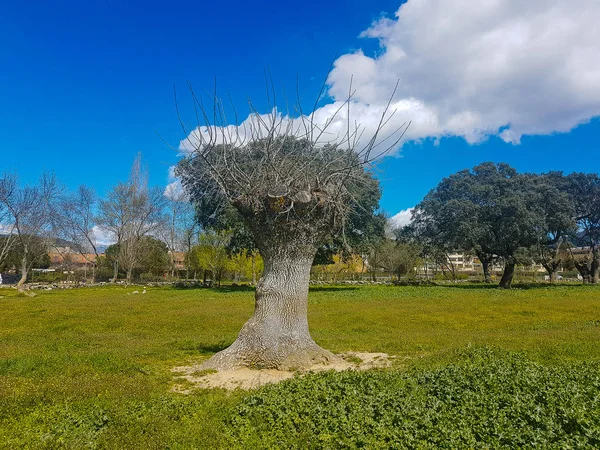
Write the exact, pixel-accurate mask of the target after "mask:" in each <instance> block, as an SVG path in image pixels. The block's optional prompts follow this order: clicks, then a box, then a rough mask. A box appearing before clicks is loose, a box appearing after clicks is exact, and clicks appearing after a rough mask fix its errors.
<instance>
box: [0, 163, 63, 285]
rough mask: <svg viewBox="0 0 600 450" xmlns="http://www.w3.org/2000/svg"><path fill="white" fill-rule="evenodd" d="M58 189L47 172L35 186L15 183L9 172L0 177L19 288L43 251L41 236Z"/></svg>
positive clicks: (46, 231) (53, 213)
mask: <svg viewBox="0 0 600 450" xmlns="http://www.w3.org/2000/svg"><path fill="white" fill-rule="evenodd" d="M59 191H60V189H59V186H58V183H57V181H56V178H55V177H54V176H53V175H49V174H43V175H42V176H41V177H40V180H39V182H38V184H37V185H35V186H19V183H18V178H17V177H16V176H15V175H11V174H5V175H4V176H3V177H2V179H0V204H1V205H2V210H3V211H4V215H5V218H6V220H7V221H8V224H9V226H10V227H11V235H12V234H14V242H13V243H12V244H11V245H12V248H13V249H14V248H17V249H18V254H19V260H20V261H19V263H20V264H19V269H20V271H21V279H20V280H19V282H18V283H17V288H18V289H19V290H23V288H24V285H25V283H26V281H27V275H28V273H29V270H30V269H31V268H32V266H33V265H34V264H35V262H36V261H38V260H39V258H40V256H43V254H47V246H46V245H45V243H44V242H45V241H44V238H48V237H49V235H50V232H51V230H52V228H53V224H54V220H55V216H56V203H57V200H58V197H59Z"/></svg>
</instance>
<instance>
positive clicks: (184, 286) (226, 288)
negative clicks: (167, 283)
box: [173, 282, 254, 293]
mask: <svg viewBox="0 0 600 450" xmlns="http://www.w3.org/2000/svg"><path fill="white" fill-rule="evenodd" d="M173 289H177V290H196V289H209V290H211V291H212V292H222V293H223V292H240V291H241V292H246V291H247V292H250V291H254V286H250V285H247V284H242V285H231V284H226V285H223V286H215V285H213V284H210V285H204V284H203V283H202V282H199V283H175V284H173Z"/></svg>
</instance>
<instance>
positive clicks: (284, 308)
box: [203, 248, 337, 370]
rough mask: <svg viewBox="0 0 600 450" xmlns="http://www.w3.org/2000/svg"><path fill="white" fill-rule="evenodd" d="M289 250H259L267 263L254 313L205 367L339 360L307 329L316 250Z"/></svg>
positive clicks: (283, 365)
mask: <svg viewBox="0 0 600 450" xmlns="http://www.w3.org/2000/svg"><path fill="white" fill-rule="evenodd" d="M286 250H287V249H275V251H271V252H262V251H261V253H263V258H264V264H265V267H264V272H263V276H262V278H261V279H260V280H259V281H258V285H257V287H256V297H255V298H256V303H255V310H254V315H253V316H252V317H251V318H250V320H248V322H246V324H245V325H244V326H243V328H242V330H241V331H240V334H239V336H238V338H237V339H236V341H235V342H234V343H233V344H232V345H231V346H230V347H229V348H227V349H225V350H223V351H221V352H219V353H217V354H216V355H214V356H213V357H212V358H211V359H210V360H208V361H207V362H206V363H204V364H203V367H204V368H212V369H221V370H223V369H233V368H236V367H240V366H246V367H255V368H269V369H279V370H292V369H303V368H308V367H311V366H312V365H314V364H316V363H317V364H318V363H322V364H327V363H329V362H331V361H333V360H336V359H337V357H336V356H334V355H333V354H332V353H330V352H328V351H327V350H324V349H322V348H321V347H319V346H318V345H317V344H316V343H315V342H314V341H313V339H312V338H311V336H310V333H309V331H308V318H307V303H308V285H309V278H310V269H311V265H312V261H313V259H314V254H315V252H314V251H312V249H310V250H307V251H306V252H304V254H299V252H298V249H297V248H296V249H293V250H291V251H286Z"/></svg>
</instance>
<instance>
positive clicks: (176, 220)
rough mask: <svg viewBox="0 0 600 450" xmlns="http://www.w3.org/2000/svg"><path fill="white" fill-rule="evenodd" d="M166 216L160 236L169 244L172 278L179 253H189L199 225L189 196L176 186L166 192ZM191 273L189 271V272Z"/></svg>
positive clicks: (171, 186)
mask: <svg viewBox="0 0 600 450" xmlns="http://www.w3.org/2000/svg"><path fill="white" fill-rule="evenodd" d="M165 198H166V208H165V209H166V214H165V220H164V221H163V226H162V227H161V229H160V230H159V232H158V234H159V235H160V237H161V239H162V240H163V241H164V242H165V244H167V248H168V249H169V254H170V256H169V257H170V264H171V277H174V276H175V260H176V258H175V256H176V254H177V252H189V251H190V250H191V248H192V245H193V242H194V238H195V237H197V235H198V223H197V221H196V218H195V213H194V208H193V205H192V204H191V203H190V201H189V198H188V196H187V194H186V193H185V192H184V191H183V190H182V189H180V188H178V187H177V186H175V185H169V186H167V189H166V190H165ZM188 272H189V270H188Z"/></svg>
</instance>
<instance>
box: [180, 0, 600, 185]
mask: <svg viewBox="0 0 600 450" xmlns="http://www.w3.org/2000/svg"><path fill="white" fill-rule="evenodd" d="M598 23H600V2H599V1H598V0H569V1H567V0H527V1H523V0H480V1H472V0H408V1H407V2H406V3H405V4H403V5H402V6H401V7H400V8H399V9H398V10H397V12H396V15H395V17H394V18H393V19H390V18H383V19H381V20H378V21H376V22H374V23H373V24H372V26H371V27H370V28H369V29H367V30H366V31H364V32H362V33H361V36H362V37H364V38H367V39H378V40H379V42H380V46H381V49H380V52H379V53H378V54H377V55H376V56H373V57H372V56H368V55H365V54H364V52H363V51H362V50H359V51H356V52H354V53H350V54H346V55H342V56H341V57H340V58H338V59H337V60H336V61H335V64H334V69H333V70H332V71H331V73H330V74H329V77H328V85H329V95H330V97H331V102H330V103H329V104H325V105H324V106H322V107H321V108H319V109H318V110H317V111H316V112H315V115H314V118H315V122H316V123H317V124H319V126H323V125H324V124H326V123H329V126H328V130H327V133H325V134H324V135H323V136H321V139H320V140H321V142H325V141H331V140H336V139H342V138H343V137H344V136H345V135H346V133H347V129H346V127H347V123H348V121H347V109H346V108H345V107H344V108H342V109H339V108H340V106H341V105H342V104H343V102H344V100H345V99H346V97H347V95H348V90H349V82H350V80H351V79H352V86H353V89H354V90H355V96H354V99H353V102H352V103H351V110H350V115H351V118H352V123H354V122H355V121H356V122H357V123H359V124H360V125H361V127H362V129H363V134H362V137H363V140H362V142H360V143H359V146H358V148H359V149H360V148H362V146H363V145H365V144H366V142H367V139H368V138H369V137H370V136H372V134H373V132H375V130H376V129H377V126H378V124H379V120H380V117H381V114H382V112H383V111H384V109H385V106H386V104H387V102H388V100H389V98H390V95H391V93H392V92H393V90H394V87H395V86H396V83H397V82H398V81H399V85H398V90H397V92H396V95H395V96H394V98H393V100H392V102H391V107H390V110H391V111H395V113H394V116H393V117H392V118H391V120H390V121H389V123H388V124H387V126H386V128H385V129H384V131H383V132H382V133H380V136H379V137H380V140H385V139H386V138H388V137H389V136H390V134H392V133H393V132H394V131H395V130H397V129H398V128H399V127H400V126H401V125H402V124H403V123H405V122H406V121H411V122H412V125H411V127H410V129H409V130H408V133H407V134H406V136H405V139H404V142H407V141H414V140H417V141H418V140H421V139H425V138H433V139H434V142H439V140H440V138H442V137H444V136H459V137H462V138H464V139H465V140H466V141H467V142H469V143H470V144H476V143H479V142H482V141H484V140H485V139H487V138H488V137H489V136H492V135H496V136H499V137H500V138H501V139H503V140H504V141H505V142H507V143H512V144H519V143H520V141H521V138H522V136H523V135H544V134H551V133H555V132H568V131H570V130H572V129H573V128H574V127H576V126H578V125H579V124H582V123H585V122H587V121H589V120H590V119H591V118H593V117H596V116H600V57H599V55H600V26H598ZM336 111H337V116H336V117H335V118H334V119H333V120H332V116H334V114H335V113H336ZM275 115H276V117H278V118H279V119H280V120H281V125H282V127H283V128H285V127H287V126H289V127H290V128H291V129H293V130H294V132H295V133H296V134H302V132H303V127H302V121H301V119H298V118H296V119H289V118H287V117H282V116H281V115H280V114H278V113H277V112H276V111H275ZM259 117H260V119H259ZM270 117H271V116H270V115H269V114H264V115H261V116H249V117H248V118H247V119H246V120H245V121H244V122H243V123H242V125H241V127H239V128H238V129H236V128H235V127H233V126H228V127H224V128H221V129H219V130H218V131H219V133H217V134H216V135H213V136H216V141H217V142H221V141H222V140H223V136H227V139H228V140H232V139H237V138H239V139H240V140H241V141H243V140H247V139H249V138H251V137H253V136H256V135H257V134H258V133H257V132H260V128H261V127H260V125H259V124H260V120H268V119H269V118H270ZM210 131H211V130H210V129H209V128H207V127H199V128H197V129H196V130H194V131H193V132H192V133H190V135H189V136H188V138H187V139H184V140H183V141H181V143H180V150H181V151H182V153H184V154H185V153H190V152H191V151H193V150H194V149H195V148H196V147H198V145H199V142H201V141H202V140H207V139H208V138H209V137H210ZM238 133H239V134H238ZM393 141H394V139H389V140H388V141H386V144H389V143H390V142H393ZM400 145H401V144H399V145H397V146H396V147H400ZM386 147H387V146H386V145H382V146H381V147H379V148H378V149H377V150H376V152H375V153H377V152H379V151H383V150H385V149H386ZM170 181H172V182H174V181H175V180H174V179H171V180H170ZM173 188H178V186H174V187H173Z"/></svg>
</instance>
